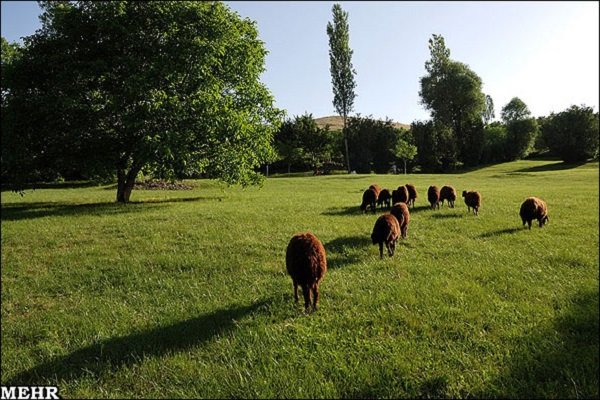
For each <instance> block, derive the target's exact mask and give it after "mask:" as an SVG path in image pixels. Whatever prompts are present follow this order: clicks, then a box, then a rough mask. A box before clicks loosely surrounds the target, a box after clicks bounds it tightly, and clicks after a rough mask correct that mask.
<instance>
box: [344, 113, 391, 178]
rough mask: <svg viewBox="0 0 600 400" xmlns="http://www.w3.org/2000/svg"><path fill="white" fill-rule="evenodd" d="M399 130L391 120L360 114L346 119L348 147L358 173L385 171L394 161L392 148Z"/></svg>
mask: <svg viewBox="0 0 600 400" xmlns="http://www.w3.org/2000/svg"><path fill="white" fill-rule="evenodd" d="M399 139H400V131H399V130H398V129H396V128H395V127H394V125H393V123H392V120H390V119H386V120H384V121H382V120H376V119H373V118H372V117H371V116H368V117H361V116H360V115H358V116H356V117H352V118H349V119H348V147H349V151H350V156H351V157H352V159H353V160H354V161H353V163H354V168H355V169H356V171H357V172H360V173H371V172H372V171H375V172H376V173H378V174H383V173H387V172H388V171H389V169H390V166H391V165H392V164H393V163H394V161H396V156H395V154H394V149H395V147H396V144H397V143H398V140H399Z"/></svg>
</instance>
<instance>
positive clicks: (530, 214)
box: [519, 197, 550, 229]
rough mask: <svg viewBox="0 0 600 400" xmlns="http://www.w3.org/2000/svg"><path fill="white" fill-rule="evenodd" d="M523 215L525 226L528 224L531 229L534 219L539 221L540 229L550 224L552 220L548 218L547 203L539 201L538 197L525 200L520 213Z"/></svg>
mask: <svg viewBox="0 0 600 400" xmlns="http://www.w3.org/2000/svg"><path fill="white" fill-rule="evenodd" d="M519 214H520V215H521V220H522V221H523V225H525V223H527V224H528V225H529V229H531V221H533V220H534V219H537V220H538V223H539V224H540V228H541V227H542V226H544V224H547V223H548V222H550V218H549V217H548V206H547V205H546V202H545V201H544V200H542V199H538V198H537V197H528V198H527V199H525V201H524V202H523V204H521V211H520V212H519Z"/></svg>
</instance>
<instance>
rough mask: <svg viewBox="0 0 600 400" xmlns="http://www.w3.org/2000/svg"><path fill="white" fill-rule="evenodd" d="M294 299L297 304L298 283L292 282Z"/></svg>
mask: <svg viewBox="0 0 600 400" xmlns="http://www.w3.org/2000/svg"><path fill="white" fill-rule="evenodd" d="M294 299H295V300H296V303H297V302H298V283H297V282H296V281H294Z"/></svg>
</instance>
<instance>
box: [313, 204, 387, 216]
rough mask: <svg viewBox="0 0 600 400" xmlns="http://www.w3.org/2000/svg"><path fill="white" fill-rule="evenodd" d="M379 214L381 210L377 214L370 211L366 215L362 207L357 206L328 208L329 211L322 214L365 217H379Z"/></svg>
mask: <svg viewBox="0 0 600 400" xmlns="http://www.w3.org/2000/svg"><path fill="white" fill-rule="evenodd" d="M381 211H382V210H381ZM378 212H380V209H379V208H378V209H377V210H376V211H375V212H373V211H371V210H370V209H369V210H368V211H367V212H366V213H364V212H363V211H362V210H361V209H360V205H355V206H352V207H334V208H328V209H327V210H325V211H324V212H322V213H321V214H322V215H336V216H344V215H364V214H372V215H377V213H378Z"/></svg>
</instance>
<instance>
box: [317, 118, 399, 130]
mask: <svg viewBox="0 0 600 400" xmlns="http://www.w3.org/2000/svg"><path fill="white" fill-rule="evenodd" d="M315 121H316V122H317V125H318V126H319V127H321V128H324V127H325V125H329V128H330V129H331V130H338V129H342V127H343V126H344V121H343V120H342V117H340V116H339V115H330V116H328V117H321V118H315ZM394 127H396V128H403V129H410V125H407V124H402V123H400V122H394Z"/></svg>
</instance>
